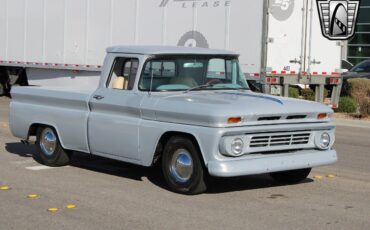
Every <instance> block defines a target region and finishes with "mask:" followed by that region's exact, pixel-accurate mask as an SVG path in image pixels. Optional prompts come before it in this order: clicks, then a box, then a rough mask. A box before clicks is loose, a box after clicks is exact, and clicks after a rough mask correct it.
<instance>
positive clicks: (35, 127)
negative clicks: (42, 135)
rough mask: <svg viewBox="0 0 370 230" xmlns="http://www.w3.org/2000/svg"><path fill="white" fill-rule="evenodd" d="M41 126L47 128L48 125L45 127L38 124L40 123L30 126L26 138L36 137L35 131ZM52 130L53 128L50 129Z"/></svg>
mask: <svg viewBox="0 0 370 230" xmlns="http://www.w3.org/2000/svg"><path fill="white" fill-rule="evenodd" d="M42 126H48V125H45V124H40V123H35V124H32V125H31V126H30V128H29V129H28V138H29V137H32V136H36V135H37V129H38V128H39V127H42ZM52 128H54V127H52Z"/></svg>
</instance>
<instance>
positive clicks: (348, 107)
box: [335, 97, 357, 113]
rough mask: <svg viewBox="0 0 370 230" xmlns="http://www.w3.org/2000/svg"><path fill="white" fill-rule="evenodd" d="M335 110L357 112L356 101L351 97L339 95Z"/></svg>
mask: <svg viewBox="0 0 370 230" xmlns="http://www.w3.org/2000/svg"><path fill="white" fill-rule="evenodd" d="M335 112H340V113H355V112H357V103H356V101H355V100H354V99H353V98H352V97H341V98H340V99H339V107H338V108H337V109H336V110H335Z"/></svg>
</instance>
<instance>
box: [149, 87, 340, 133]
mask: <svg viewBox="0 0 370 230" xmlns="http://www.w3.org/2000/svg"><path fill="white" fill-rule="evenodd" d="M151 97H154V98H152V99H154V101H152V103H151V106H149V107H150V108H147V109H149V110H151V111H152V112H154V113H153V114H155V115H154V116H155V118H154V119H155V120H158V121H162V122H172V123H181V124H189V125H201V126H207V127H230V126H244V125H262V124H279V123H293V122H294V123H297V122H318V120H317V115H318V114H319V113H328V114H329V117H330V116H331V114H332V113H333V111H332V110H331V109H330V108H329V107H327V106H325V105H323V104H320V103H316V102H311V101H304V100H297V99H291V98H283V97H275V96H271V95H265V94H258V93H253V92H251V91H197V92H195V91H191V92H187V93H184V92H181V93H156V95H154V94H152V96H151ZM144 114H145V113H144ZM230 117H242V122H240V123H238V124H228V118H230ZM323 121H329V118H327V119H324V120H320V122H323Z"/></svg>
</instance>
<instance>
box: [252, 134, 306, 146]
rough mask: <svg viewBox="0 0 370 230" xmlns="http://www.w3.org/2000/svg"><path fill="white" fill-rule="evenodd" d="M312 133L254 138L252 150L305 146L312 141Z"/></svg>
mask: <svg viewBox="0 0 370 230" xmlns="http://www.w3.org/2000/svg"><path fill="white" fill-rule="evenodd" d="M310 135H311V134H310V133H289V134H283V133H281V134H270V135H258V136H252V137H251V139H250V142H249V147H250V148H260V147H275V146H294V145H305V144H308V142H309V140H310Z"/></svg>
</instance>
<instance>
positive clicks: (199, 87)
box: [185, 83, 212, 93]
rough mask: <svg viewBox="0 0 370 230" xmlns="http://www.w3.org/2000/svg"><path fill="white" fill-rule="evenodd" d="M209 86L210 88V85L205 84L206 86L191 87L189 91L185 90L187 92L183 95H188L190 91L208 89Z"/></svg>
mask: <svg viewBox="0 0 370 230" xmlns="http://www.w3.org/2000/svg"><path fill="white" fill-rule="evenodd" d="M209 86H212V84H210V83H207V84H203V85H198V86H195V87H191V88H190V89H187V90H186V91H185V93H188V92H190V91H193V90H197V89H204V88H207V87H209Z"/></svg>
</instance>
